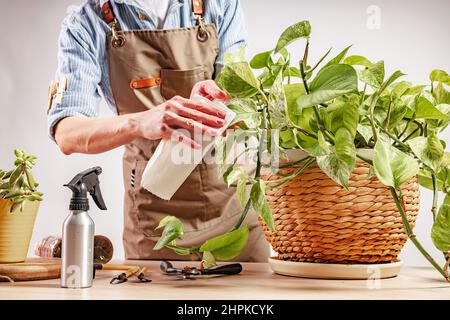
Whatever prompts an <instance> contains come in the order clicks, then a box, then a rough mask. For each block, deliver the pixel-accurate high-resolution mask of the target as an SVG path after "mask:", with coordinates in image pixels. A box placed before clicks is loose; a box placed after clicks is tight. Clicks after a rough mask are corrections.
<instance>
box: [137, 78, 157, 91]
mask: <svg viewBox="0 0 450 320" xmlns="http://www.w3.org/2000/svg"><path fill="white" fill-rule="evenodd" d="M160 85H161V78H160V77H151V78H147V79H139V80H131V82H130V88H131V89H143V88H151V87H158V86H160Z"/></svg>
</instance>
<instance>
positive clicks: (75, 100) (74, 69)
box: [47, 16, 102, 139]
mask: <svg viewBox="0 0 450 320" xmlns="http://www.w3.org/2000/svg"><path fill="white" fill-rule="evenodd" d="M101 77H102V75H101V67H100V64H99V59H98V57H97V54H96V50H95V43H94V39H93V37H92V35H90V34H89V33H88V32H87V30H86V28H84V27H83V25H82V24H81V23H80V21H79V20H78V19H75V18H74V17H73V16H72V17H71V16H69V17H67V18H66V19H65V20H64V22H63V24H62V28H61V33H60V36H59V40H58V68H57V71H56V74H55V79H54V81H55V83H57V84H58V83H61V82H62V81H64V80H66V83H67V85H66V87H65V90H64V92H58V93H57V94H55V95H54V96H53V99H52V102H51V108H50V110H49V112H48V117H47V122H48V129H49V134H50V136H51V138H52V139H54V134H55V132H54V131H55V125H56V124H57V123H58V122H59V121H60V120H62V119H63V118H66V117H71V116H85V117H96V116H98V114H99V103H100V99H101V97H100V93H99V84H100V81H101ZM58 95H61V97H58Z"/></svg>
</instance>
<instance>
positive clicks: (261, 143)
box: [231, 94, 269, 231]
mask: <svg viewBox="0 0 450 320" xmlns="http://www.w3.org/2000/svg"><path fill="white" fill-rule="evenodd" d="M263 96H264V97H265V95H264V94H263ZM265 101H266V102H267V104H266V105H265V106H263V109H262V119H263V129H262V131H261V137H260V140H259V147H258V157H257V160H256V170H255V180H257V179H258V178H259V177H260V176H261V167H262V161H261V159H262V155H263V152H264V146H265V144H266V131H267V128H268V126H269V124H268V122H267V117H266V114H267V113H266V108H267V107H268V101H267V98H266V99H265ZM250 207H251V199H248V200H247V203H246V205H245V208H244V210H243V211H242V214H241V216H240V217H239V220H238V221H237V222H236V224H235V225H234V227H233V229H232V230H231V231H233V230H237V229H239V228H240V227H241V225H242V223H243V222H244V220H245V217H246V216H247V213H248V211H249V210H250Z"/></svg>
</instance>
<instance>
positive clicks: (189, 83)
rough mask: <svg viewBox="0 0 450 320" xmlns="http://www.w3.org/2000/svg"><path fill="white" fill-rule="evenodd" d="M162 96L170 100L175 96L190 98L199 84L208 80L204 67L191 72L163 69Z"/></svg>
mask: <svg viewBox="0 0 450 320" xmlns="http://www.w3.org/2000/svg"><path fill="white" fill-rule="evenodd" d="M161 79H162V83H161V95H162V96H163V97H164V98H165V99H167V100H170V99H172V98H173V97H175V96H182V97H184V98H189V97H190V96H191V91H192V88H193V87H194V85H195V84H196V83H197V82H200V81H203V80H206V79H207V75H206V71H205V68H204V67H197V68H195V69H190V70H173V69H161Z"/></svg>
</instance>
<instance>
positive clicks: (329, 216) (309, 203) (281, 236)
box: [260, 152, 419, 264]
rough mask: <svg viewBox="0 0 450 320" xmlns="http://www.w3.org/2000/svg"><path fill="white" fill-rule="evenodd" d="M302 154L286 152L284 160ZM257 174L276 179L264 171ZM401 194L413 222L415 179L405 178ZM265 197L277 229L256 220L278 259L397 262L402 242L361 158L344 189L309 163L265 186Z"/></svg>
mask: <svg viewBox="0 0 450 320" xmlns="http://www.w3.org/2000/svg"><path fill="white" fill-rule="evenodd" d="M360 154H361V153H360ZM365 155H367V153H366V154H365ZM304 156H305V154H304V153H303V154H302V153H301V152H300V153H298V154H295V152H291V154H289V161H290V162H292V161H295V160H296V159H301V158H303V157H304ZM369 156H370V155H369ZM293 170H295V168H289V169H283V170H282V172H284V173H285V174H286V173H290V172H292V171H293ZM262 178H263V179H264V180H275V179H280V178H281V177H280V176H277V175H274V174H272V173H270V172H263V176H262ZM402 192H403V204H404V208H405V212H406V214H407V216H408V220H409V222H410V224H411V225H412V226H414V224H415V221H416V216H417V214H418V212H419V184H418V182H417V178H416V177H414V178H412V179H411V180H410V181H408V182H406V183H405V184H404V185H403V186H402ZM266 197H267V199H268V201H269V205H270V207H271V208H272V212H273V216H274V221H275V228H276V231H275V232H274V233H272V232H270V231H269V230H268V228H267V226H266V225H265V224H264V222H263V221H262V220H261V219H260V222H261V224H262V226H263V228H264V231H265V235H266V239H267V240H268V241H269V242H270V244H271V245H272V248H273V249H274V251H275V252H277V253H278V259H281V260H289V261H301V262H317V263H338V264H365V263H389V262H396V261H398V259H397V256H398V254H399V253H400V251H401V250H402V248H403V246H404V244H405V242H406V240H407V236H406V234H405V232H404V230H403V225H402V221H401V217H400V214H399V212H398V210H397V207H396V205H395V202H394V200H393V199H392V196H391V194H390V191H389V189H388V187H386V186H384V185H382V184H381V183H380V182H379V181H378V179H377V178H376V177H375V176H370V177H369V166H368V165H367V164H366V163H363V162H361V161H358V162H357V164H356V167H355V170H354V171H353V174H352V177H351V179H350V183H349V189H348V190H347V189H345V188H343V187H341V186H340V185H338V184H337V183H335V182H334V181H333V180H331V179H330V178H329V177H328V176H327V175H325V173H323V172H322V171H321V169H320V168H319V167H318V166H317V165H316V164H313V165H312V166H311V167H310V168H308V169H306V170H305V171H304V172H303V173H302V174H300V175H299V176H297V177H296V178H294V179H293V180H291V181H290V182H289V183H287V184H285V185H283V186H282V187H280V188H277V189H273V190H267V191H266Z"/></svg>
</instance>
